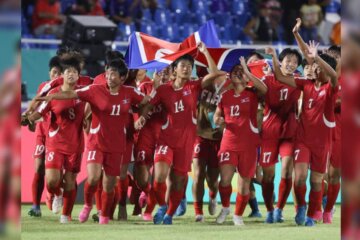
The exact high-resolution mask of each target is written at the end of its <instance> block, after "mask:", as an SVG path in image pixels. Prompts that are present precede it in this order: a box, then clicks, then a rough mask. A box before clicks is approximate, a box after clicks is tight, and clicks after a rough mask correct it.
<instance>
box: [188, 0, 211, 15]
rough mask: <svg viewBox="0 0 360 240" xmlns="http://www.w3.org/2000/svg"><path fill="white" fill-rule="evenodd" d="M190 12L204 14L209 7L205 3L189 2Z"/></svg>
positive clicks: (194, 0)
mask: <svg viewBox="0 0 360 240" xmlns="http://www.w3.org/2000/svg"><path fill="white" fill-rule="evenodd" d="M191 11H192V12H202V13H206V12H208V11H209V5H208V4H207V2H206V1H202V0H193V1H192V2H191Z"/></svg>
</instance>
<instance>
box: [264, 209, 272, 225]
mask: <svg viewBox="0 0 360 240" xmlns="http://www.w3.org/2000/svg"><path fill="white" fill-rule="evenodd" d="M265 223H274V211H271V212H267V215H266V219H265Z"/></svg>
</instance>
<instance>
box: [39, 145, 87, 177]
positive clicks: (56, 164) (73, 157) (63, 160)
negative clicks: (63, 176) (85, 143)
mask: <svg viewBox="0 0 360 240" xmlns="http://www.w3.org/2000/svg"><path fill="white" fill-rule="evenodd" d="M81 157H82V154H81V153H73V154H64V153H59V152H56V151H52V150H50V149H47V151H46V154H45V159H46V161H45V168H46V169H49V168H55V169H59V170H61V169H63V168H64V169H65V170H66V171H69V172H72V173H79V172H80V167H81Z"/></svg>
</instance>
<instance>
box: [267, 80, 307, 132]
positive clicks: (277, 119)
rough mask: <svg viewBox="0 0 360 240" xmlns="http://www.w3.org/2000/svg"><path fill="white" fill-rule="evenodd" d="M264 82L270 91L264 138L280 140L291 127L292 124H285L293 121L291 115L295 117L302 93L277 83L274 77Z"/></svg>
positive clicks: (268, 92) (268, 93)
mask: <svg viewBox="0 0 360 240" xmlns="http://www.w3.org/2000/svg"><path fill="white" fill-rule="evenodd" d="M263 82H264V84H265V85H266V86H267V87H268V91H267V93H266V95H265V109H264V118H263V125H262V133H261V134H262V138H263V139H279V138H281V137H284V136H282V135H283V133H284V132H286V131H287V130H286V129H285V127H286V126H289V127H290V125H291V122H289V124H284V123H286V122H287V121H292V119H291V117H290V115H294V116H295V111H296V104H297V100H298V99H299V97H300V94H301V91H300V90H298V89H296V88H293V87H290V86H288V85H285V84H283V83H281V82H279V81H277V80H276V78H275V76H274V75H267V76H265V77H264V80H263ZM293 134H295V132H293ZM286 135H289V134H286ZM287 137H289V136H287Z"/></svg>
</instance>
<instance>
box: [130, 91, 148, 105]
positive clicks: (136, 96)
mask: <svg viewBox="0 0 360 240" xmlns="http://www.w3.org/2000/svg"><path fill="white" fill-rule="evenodd" d="M130 89H131V90H130V93H131V103H132V104H139V103H140V102H141V101H142V100H143V99H144V97H145V95H144V94H143V93H142V92H140V91H139V90H138V89H136V88H130Z"/></svg>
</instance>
